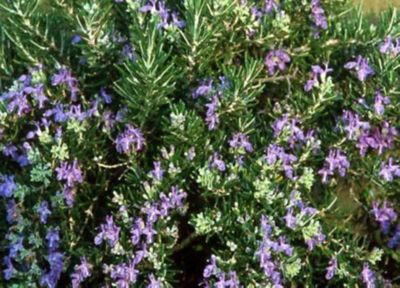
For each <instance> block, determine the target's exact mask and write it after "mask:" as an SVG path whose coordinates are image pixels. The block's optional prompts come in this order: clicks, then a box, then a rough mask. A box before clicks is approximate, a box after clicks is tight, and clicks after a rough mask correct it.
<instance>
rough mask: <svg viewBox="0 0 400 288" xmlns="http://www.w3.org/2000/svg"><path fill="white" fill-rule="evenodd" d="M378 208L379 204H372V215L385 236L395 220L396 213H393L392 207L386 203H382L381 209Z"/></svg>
mask: <svg viewBox="0 0 400 288" xmlns="http://www.w3.org/2000/svg"><path fill="white" fill-rule="evenodd" d="M379 206H380V203H379V202H377V201H375V202H373V203H372V213H373V214H374V216H375V220H376V221H377V222H378V223H379V225H380V227H381V230H382V232H383V233H384V234H387V233H388V232H389V228H390V225H391V224H392V223H393V222H394V221H396V219H397V213H396V211H394V209H393V207H392V205H391V204H390V203H389V202H387V201H384V202H383V206H382V207H379Z"/></svg>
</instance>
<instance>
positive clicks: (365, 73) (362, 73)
mask: <svg viewBox="0 0 400 288" xmlns="http://www.w3.org/2000/svg"><path fill="white" fill-rule="evenodd" d="M344 68H346V69H349V70H350V69H352V70H355V71H356V73H357V78H358V80H360V81H361V82H364V81H365V80H366V79H367V78H368V77H369V76H372V75H374V74H375V72H374V70H373V69H372V68H371V67H370V66H369V65H368V60H367V59H366V58H363V57H362V56H361V55H358V56H357V58H356V60H355V61H350V62H348V63H346V64H345V65H344Z"/></svg>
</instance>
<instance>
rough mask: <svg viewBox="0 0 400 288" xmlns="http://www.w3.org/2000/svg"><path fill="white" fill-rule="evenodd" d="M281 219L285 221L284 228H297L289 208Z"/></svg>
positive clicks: (295, 220)
mask: <svg viewBox="0 0 400 288" xmlns="http://www.w3.org/2000/svg"><path fill="white" fill-rule="evenodd" d="M283 219H284V220H285V223H286V227H288V228H290V229H294V228H296V226H297V221H298V219H297V217H296V216H294V215H293V209H292V208H289V209H288V210H287V213H286V215H285V216H284V217H283Z"/></svg>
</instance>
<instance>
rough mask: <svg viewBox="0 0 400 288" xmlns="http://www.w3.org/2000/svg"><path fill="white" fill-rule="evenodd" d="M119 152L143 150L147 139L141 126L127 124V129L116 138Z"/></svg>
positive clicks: (127, 152) (126, 152)
mask: <svg viewBox="0 0 400 288" xmlns="http://www.w3.org/2000/svg"><path fill="white" fill-rule="evenodd" d="M115 143H116V147H117V151H118V153H125V154H129V153H130V152H131V151H132V150H134V151H136V152H137V151H140V150H142V148H143V146H144V143H145V140H144V137H143V134H142V131H140V129H139V128H135V127H134V126H132V125H130V124H127V125H126V126H125V131H124V132H123V133H121V134H120V135H118V137H117V139H116V140H115Z"/></svg>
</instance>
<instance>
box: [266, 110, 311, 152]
mask: <svg viewBox="0 0 400 288" xmlns="http://www.w3.org/2000/svg"><path fill="white" fill-rule="evenodd" d="M299 125H300V121H299V120H298V119H296V118H293V119H290V118H289V115H288V114H285V115H284V116H282V117H281V118H278V119H276V120H275V121H274V123H273V124H272V130H273V131H274V137H275V138H277V137H279V136H280V135H282V134H283V135H286V134H288V135H289V138H288V139H287V141H288V143H289V145H290V147H291V148H294V147H295V144H296V143H304V142H306V140H307V139H306V137H305V135H304V132H303V130H302V129H301V128H300V127H299Z"/></svg>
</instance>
